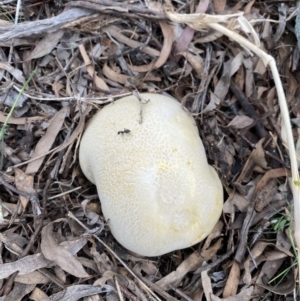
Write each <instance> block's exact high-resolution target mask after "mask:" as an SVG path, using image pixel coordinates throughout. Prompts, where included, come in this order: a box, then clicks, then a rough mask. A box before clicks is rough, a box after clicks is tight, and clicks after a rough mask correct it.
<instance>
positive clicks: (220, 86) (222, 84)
mask: <svg viewBox="0 0 300 301" xmlns="http://www.w3.org/2000/svg"><path fill="white" fill-rule="evenodd" d="M231 63H232V60H228V61H227V62H225V63H224V64H223V73H222V76H221V78H220V79H219V81H218V83H217V85H216V87H215V90H214V94H215V95H216V96H217V97H218V98H219V99H220V101H223V100H224V99H225V96H226V95H227V93H228V90H229V86H230V78H231V76H230V73H231Z"/></svg>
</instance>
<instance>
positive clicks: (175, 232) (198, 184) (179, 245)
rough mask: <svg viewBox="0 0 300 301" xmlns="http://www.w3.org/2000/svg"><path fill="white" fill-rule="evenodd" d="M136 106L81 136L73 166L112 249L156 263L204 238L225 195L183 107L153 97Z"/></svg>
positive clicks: (120, 106) (132, 101) (126, 102)
mask: <svg viewBox="0 0 300 301" xmlns="http://www.w3.org/2000/svg"><path fill="white" fill-rule="evenodd" d="M141 99H142V100H144V101H142V102H140V101H139V99H137V97H135V96H128V97H125V98H122V99H119V100H117V101H115V102H113V103H111V104H109V105H107V106H105V107H104V108H103V109H102V110H100V111H99V112H98V113H97V114H96V115H95V116H94V117H93V118H92V119H91V121H90V123H89V124H88V126H87V129H86V131H85V132H84V134H83V137H82V141H81V145H80V152H79V160H80V166H81V169H82V170H83V172H84V174H85V175H86V177H87V178H88V179H89V180H90V181H91V182H93V183H94V184H95V185H96V186H97V191H98V194H99V198H100V201H101V206H102V211H103V214H104V217H105V218H106V220H107V221H108V224H109V226H110V228H111V232H112V234H113V235H114V237H115V238H116V239H117V241H118V242H119V243H120V244H121V245H123V246H124V247H125V248H127V249H128V250H130V251H133V252H135V253H137V254H140V255H144V256H158V255H162V254H165V253H168V252H171V251H174V250H178V249H183V248H187V247H189V246H192V245H194V244H196V243H197V242H199V241H201V240H202V239H204V238H205V237H206V236H207V235H208V234H209V233H210V231H211V230H212V228H213V227H214V226H215V224H216V222H217V221H218V219H219V217H220V215H221V211H222V205H223V189H222V184H221V181H220V179H219V177H218V175H217V173H216V171H215V170H214V169H213V168H212V167H211V166H210V165H208V163H207V159H206V155H205V151H204V147H203V144H202V141H201V139H200V137H199V134H198V129H197V126H196V124H195V121H194V119H193V118H192V117H191V116H189V115H188V114H187V112H185V110H184V109H183V108H182V106H181V104H180V103H179V102H177V101H176V100H175V99H173V98H171V97H168V96H163V95H159V94H150V93H145V94H141ZM141 117H142V118H141Z"/></svg>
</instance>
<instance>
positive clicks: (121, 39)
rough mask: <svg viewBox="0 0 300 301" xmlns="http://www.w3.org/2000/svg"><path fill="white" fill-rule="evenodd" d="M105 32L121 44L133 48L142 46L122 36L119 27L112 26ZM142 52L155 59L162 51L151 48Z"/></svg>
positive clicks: (146, 48)
mask: <svg viewBox="0 0 300 301" xmlns="http://www.w3.org/2000/svg"><path fill="white" fill-rule="evenodd" d="M104 31H106V32H108V33H109V34H110V35H111V36H112V37H113V38H115V39H116V40H118V41H119V42H121V43H124V44H125V45H127V46H129V47H131V48H137V47H139V46H140V43H139V42H138V41H134V40H132V39H130V38H127V37H126V36H124V35H122V34H121V33H120V28H118V27H117V26H114V25H110V26H109V27H106V28H105V30H104ZM142 52H144V53H147V54H149V55H151V56H154V57H155V56H159V55H160V51H158V50H156V49H153V48H151V47H149V46H146V47H143V48H142Z"/></svg>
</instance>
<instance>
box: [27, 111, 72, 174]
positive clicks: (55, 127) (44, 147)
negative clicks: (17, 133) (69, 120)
mask: <svg viewBox="0 0 300 301" xmlns="http://www.w3.org/2000/svg"><path fill="white" fill-rule="evenodd" d="M68 111H69V106H66V107H63V108H62V109H61V110H60V111H59V112H57V113H56V114H55V116H54V117H53V119H52V120H51V122H50V124H49V126H48V129H47V131H46V134H45V135H44V136H43V137H42V138H41V139H40V140H39V142H38V143H37V145H36V148H35V151H34V153H33V155H32V158H31V159H33V158H36V157H40V156H42V155H45V154H46V153H47V152H48V151H49V150H50V148H51V146H52V145H53V143H54V141H55V138H56V136H57V134H58V133H59V132H60V130H61V127H62V125H63V122H64V120H65V117H66V115H67V112H68ZM43 161H44V158H43V157H42V158H40V159H37V160H35V161H33V162H30V163H29V164H28V165H27V168H26V174H35V173H36V172H37V171H38V170H39V168H40V167H41V165H42V163H43Z"/></svg>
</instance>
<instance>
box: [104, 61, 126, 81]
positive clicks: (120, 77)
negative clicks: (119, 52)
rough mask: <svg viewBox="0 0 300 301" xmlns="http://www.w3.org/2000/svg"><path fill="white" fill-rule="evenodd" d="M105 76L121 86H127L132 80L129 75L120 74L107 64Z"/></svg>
mask: <svg viewBox="0 0 300 301" xmlns="http://www.w3.org/2000/svg"><path fill="white" fill-rule="evenodd" d="M102 71H103V74H104V75H105V76H106V77H107V78H108V79H110V80H112V81H114V82H117V83H120V84H126V82H127V80H128V79H129V78H130V76H128V75H124V74H120V73H118V72H116V71H114V70H113V69H111V68H109V67H108V65H107V63H105V64H104V66H103V70H102Z"/></svg>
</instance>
